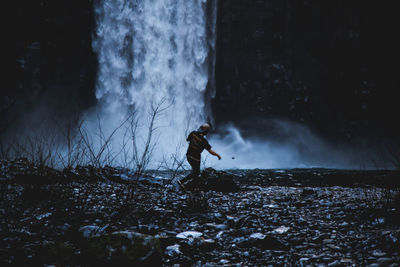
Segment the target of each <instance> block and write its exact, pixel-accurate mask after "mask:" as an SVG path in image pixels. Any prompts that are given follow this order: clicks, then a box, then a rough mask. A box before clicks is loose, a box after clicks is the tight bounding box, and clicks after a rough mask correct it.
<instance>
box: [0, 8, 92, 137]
mask: <svg viewBox="0 0 400 267" xmlns="http://www.w3.org/2000/svg"><path fill="white" fill-rule="evenodd" d="M93 13H94V11H93V6H92V1H91V0H79V1H78V0H75V1H70V0H60V1H49V0H30V1H19V3H18V5H17V13H16V15H17V17H16V20H15V21H16V22H17V25H16V28H15V30H14V31H15V33H16V44H15V48H16V81H15V87H14V86H9V87H6V88H4V87H3V88H2V90H1V95H0V96H1V102H0V107H1V109H0V117H1V119H2V122H1V123H0V127H1V128H0V129H1V130H3V129H5V128H10V127H11V128H12V127H16V126H17V125H16V123H18V122H22V123H25V122H26V121H32V120H33V119H34V118H35V117H41V118H43V117H51V118H46V119H49V120H52V119H57V118H65V117H69V116H72V115H73V114H79V113H80V112H81V111H82V110H83V109H85V108H87V107H89V106H90V105H92V104H93V103H94V101H95V96H94V84H95V75H96V64H97V60H96V56H95V54H94V53H93V51H92V47H91V45H92V34H93V32H92V31H93V28H94V16H93ZM31 115H32V116H31ZM36 115H39V116H36Z"/></svg>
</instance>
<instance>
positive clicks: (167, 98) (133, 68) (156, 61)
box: [93, 0, 216, 167]
mask: <svg viewBox="0 0 400 267" xmlns="http://www.w3.org/2000/svg"><path fill="white" fill-rule="evenodd" d="M208 1H209V2H210V1H212V0H208ZM207 5H210V6H209V7H211V8H209V9H208V11H209V13H210V14H206V8H207ZM215 10H216V1H212V3H211V2H210V3H207V0H146V1H135V0H114V1H106V0H103V1H100V2H99V3H98V6H97V7H96V15H97V31H96V36H95V41H94V44H93V47H94V49H95V51H96V52H97V56H98V59H99V74H98V80H97V88H96V97H97V99H98V100H99V102H100V103H99V107H100V110H101V111H100V113H101V115H100V117H101V120H102V125H103V129H104V131H106V132H108V133H109V132H111V131H112V129H115V128H116V127H117V126H118V124H119V123H120V122H121V121H122V120H123V119H124V118H125V117H126V115H127V113H129V112H130V111H131V110H132V108H133V107H135V108H136V110H137V111H138V113H137V117H138V118H140V122H139V128H138V137H140V138H137V139H138V141H137V142H138V146H139V148H140V147H141V146H143V144H144V143H145V140H146V136H147V134H148V132H147V130H146V127H147V125H148V124H149V115H148V114H149V113H150V112H151V107H152V105H153V106H154V105H157V104H159V103H160V102H162V103H163V104H162V108H165V111H164V112H162V114H159V115H158V116H157V120H156V126H157V127H159V128H158V129H157V130H156V131H155V133H154V135H153V138H152V140H153V144H155V143H157V147H156V151H155V153H154V157H155V160H158V161H159V160H160V159H161V158H160V157H161V156H166V155H167V156H168V155H170V154H171V153H174V152H176V149H177V147H179V150H180V154H183V155H184V153H185V151H184V149H185V147H184V146H183V144H184V143H186V141H185V138H186V134H187V133H188V131H190V130H193V129H195V128H197V127H198V125H200V124H202V123H204V121H205V120H206V117H207V113H208V112H207V109H208V108H207V105H206V104H205V99H204V98H205V91H206V90H208V91H209V92H210V91H211V95H212V91H213V90H214V88H213V83H212V82H210V83H209V73H210V74H211V75H213V62H214V58H213V53H214V50H213V49H214V46H215V30H213V27H215V19H216V17H215ZM207 20H209V21H208V23H209V25H210V26H209V27H211V30H209V31H207V29H209V28H207ZM210 20H211V21H210ZM93 128H95V127H93ZM93 131H96V130H95V129H94V130H93ZM122 138H123V137H122V133H117V134H116V135H115V137H114V138H113V146H116V145H118V143H119V144H121V142H122ZM142 149H143V147H142ZM157 157H159V158H158V159H157ZM153 167H154V166H153Z"/></svg>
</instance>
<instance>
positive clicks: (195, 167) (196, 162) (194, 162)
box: [181, 155, 200, 183]
mask: <svg viewBox="0 0 400 267" xmlns="http://www.w3.org/2000/svg"><path fill="white" fill-rule="evenodd" d="M186 159H187V161H188V162H189V164H190V166H192V172H191V173H190V174H189V175H188V176H186V177H185V178H183V179H182V181H181V182H182V183H184V182H186V181H188V180H190V179H193V178H197V177H198V176H199V174H200V159H197V158H195V157H193V156H189V155H186Z"/></svg>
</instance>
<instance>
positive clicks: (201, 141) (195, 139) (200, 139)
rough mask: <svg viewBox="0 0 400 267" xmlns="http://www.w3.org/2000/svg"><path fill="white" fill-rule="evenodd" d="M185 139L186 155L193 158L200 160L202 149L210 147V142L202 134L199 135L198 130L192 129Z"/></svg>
mask: <svg viewBox="0 0 400 267" xmlns="http://www.w3.org/2000/svg"><path fill="white" fill-rule="evenodd" d="M186 141H188V142H189V147H188V150H187V152H186V155H187V156H190V157H193V158H195V159H198V160H200V154H201V152H203V150H204V149H206V150H209V149H211V146H210V144H209V143H208V141H207V139H205V138H204V136H201V135H200V132H197V131H193V132H191V133H190V134H189V136H188V137H187V139H186Z"/></svg>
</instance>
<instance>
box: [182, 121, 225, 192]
mask: <svg viewBox="0 0 400 267" xmlns="http://www.w3.org/2000/svg"><path fill="white" fill-rule="evenodd" d="M209 130H210V125H209V124H207V123H205V124H203V125H201V126H200V127H199V129H198V130H197V131H193V132H191V133H190V134H189V136H188V137H187V139H186V141H188V142H189V147H188V150H187V152H186V159H187V161H188V162H189V164H190V166H191V167H192V172H191V173H190V174H189V175H188V176H186V177H185V178H183V179H182V180H180V181H179V180H178V184H179V185H180V186H181V187H182V188H184V186H183V184H184V183H185V182H186V181H188V180H190V179H193V178H196V177H198V175H199V174H200V160H201V152H203V150H204V149H205V150H207V151H208V152H209V153H210V154H211V155H214V156H216V157H218V159H219V160H220V159H221V156H220V155H218V153H216V152H215V151H214V150H212V149H211V146H210V144H209V143H208V141H207V139H205V138H204V137H205V136H206V135H207V134H208V131H209Z"/></svg>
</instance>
